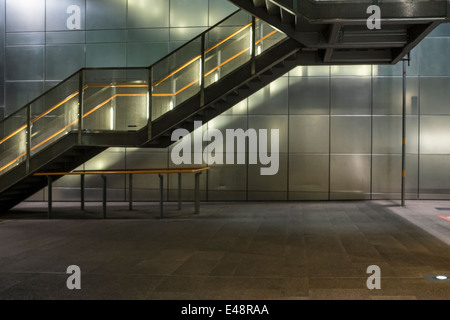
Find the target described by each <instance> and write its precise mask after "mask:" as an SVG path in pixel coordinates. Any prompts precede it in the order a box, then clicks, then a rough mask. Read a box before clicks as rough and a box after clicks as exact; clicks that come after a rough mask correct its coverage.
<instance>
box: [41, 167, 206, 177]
mask: <svg viewBox="0 0 450 320" xmlns="http://www.w3.org/2000/svg"><path fill="white" fill-rule="evenodd" d="M209 169H210V167H204V168H183V169H175V168H174V169H170V168H164V169H163V168H160V169H130V170H92V171H89V170H86V171H71V172H38V173H35V174H34V176H65V175H68V176H74V175H94V174H155V173H196V172H201V171H206V170H209Z"/></svg>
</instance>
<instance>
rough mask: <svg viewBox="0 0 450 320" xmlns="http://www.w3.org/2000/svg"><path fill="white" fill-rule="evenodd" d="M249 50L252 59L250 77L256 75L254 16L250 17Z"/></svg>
mask: <svg viewBox="0 0 450 320" xmlns="http://www.w3.org/2000/svg"><path fill="white" fill-rule="evenodd" d="M250 32H251V34H250V37H251V40H252V42H251V46H252V47H251V50H252V57H251V61H252V71H251V72H252V76H253V75H255V73H256V19H255V17H254V16H252V28H251V31H250Z"/></svg>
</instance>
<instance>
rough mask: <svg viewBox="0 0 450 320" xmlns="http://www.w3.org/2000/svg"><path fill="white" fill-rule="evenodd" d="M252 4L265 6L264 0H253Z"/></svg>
mask: <svg viewBox="0 0 450 320" xmlns="http://www.w3.org/2000/svg"><path fill="white" fill-rule="evenodd" d="M253 5H254V6H255V7H257V8H261V7H265V6H266V0H253Z"/></svg>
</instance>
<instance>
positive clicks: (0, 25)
mask: <svg viewBox="0 0 450 320" xmlns="http://www.w3.org/2000/svg"><path fill="white" fill-rule="evenodd" d="M5 22H6V15H5V0H0V119H3V117H4V113H5V65H6V64H5V49H4V48H5V37H6V33H5V28H6V25H5Z"/></svg>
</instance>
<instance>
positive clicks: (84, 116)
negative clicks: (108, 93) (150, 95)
mask: <svg viewBox="0 0 450 320" xmlns="http://www.w3.org/2000/svg"><path fill="white" fill-rule="evenodd" d="M144 96H145V97H146V96H147V94H145V93H118V94H115V95H113V96H112V97H111V98H108V99H106V100H105V101H103V102H102V103H100V104H99V105H98V106H96V107H95V108H93V109H91V110H89V111H88V112H86V113H85V114H84V115H83V118H86V117H87V116H88V115H90V114H91V113H93V112H94V111H96V110H98V109H100V108H101V107H103V106H104V105H105V104H107V103H108V102H110V101H111V100H113V99H115V98H117V97H144Z"/></svg>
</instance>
